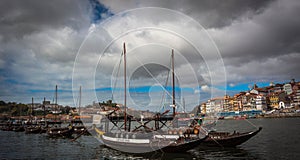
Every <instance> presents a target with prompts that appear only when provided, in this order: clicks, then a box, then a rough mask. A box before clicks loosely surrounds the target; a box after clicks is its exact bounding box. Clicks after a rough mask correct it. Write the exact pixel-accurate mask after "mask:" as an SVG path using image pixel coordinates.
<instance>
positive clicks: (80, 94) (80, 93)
mask: <svg viewBox="0 0 300 160" xmlns="http://www.w3.org/2000/svg"><path fill="white" fill-rule="evenodd" d="M80 106H81V86H80V87H79V106H78V114H79V115H80Z"/></svg>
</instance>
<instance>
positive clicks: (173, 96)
mask: <svg viewBox="0 0 300 160" xmlns="http://www.w3.org/2000/svg"><path fill="white" fill-rule="evenodd" d="M172 86H173V90H172V101H173V102H172V104H173V117H175V107H176V106H175V74H174V50H173V49H172Z"/></svg>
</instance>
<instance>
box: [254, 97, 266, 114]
mask: <svg viewBox="0 0 300 160" xmlns="http://www.w3.org/2000/svg"><path fill="white" fill-rule="evenodd" d="M256 110H261V111H265V110H267V102H266V97H265V96H264V95H257V96H256Z"/></svg>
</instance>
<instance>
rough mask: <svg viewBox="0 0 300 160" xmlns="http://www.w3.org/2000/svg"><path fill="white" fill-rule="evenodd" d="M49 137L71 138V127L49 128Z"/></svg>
mask: <svg viewBox="0 0 300 160" xmlns="http://www.w3.org/2000/svg"><path fill="white" fill-rule="evenodd" d="M47 134H48V136H49V137H50V138H73V136H72V134H73V128H72V127H59V128H50V129H49V130H48V131H47Z"/></svg>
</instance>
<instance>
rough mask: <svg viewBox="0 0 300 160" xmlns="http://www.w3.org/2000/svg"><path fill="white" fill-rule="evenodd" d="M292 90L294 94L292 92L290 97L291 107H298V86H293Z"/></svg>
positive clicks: (299, 93)
mask: <svg viewBox="0 0 300 160" xmlns="http://www.w3.org/2000/svg"><path fill="white" fill-rule="evenodd" d="M295 86H297V87H295ZM295 86H294V87H293V88H294V92H293V94H292V97H291V99H292V102H291V103H292V106H295V107H296V106H300V87H299V86H300V85H299V86H298V85H295Z"/></svg>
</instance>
